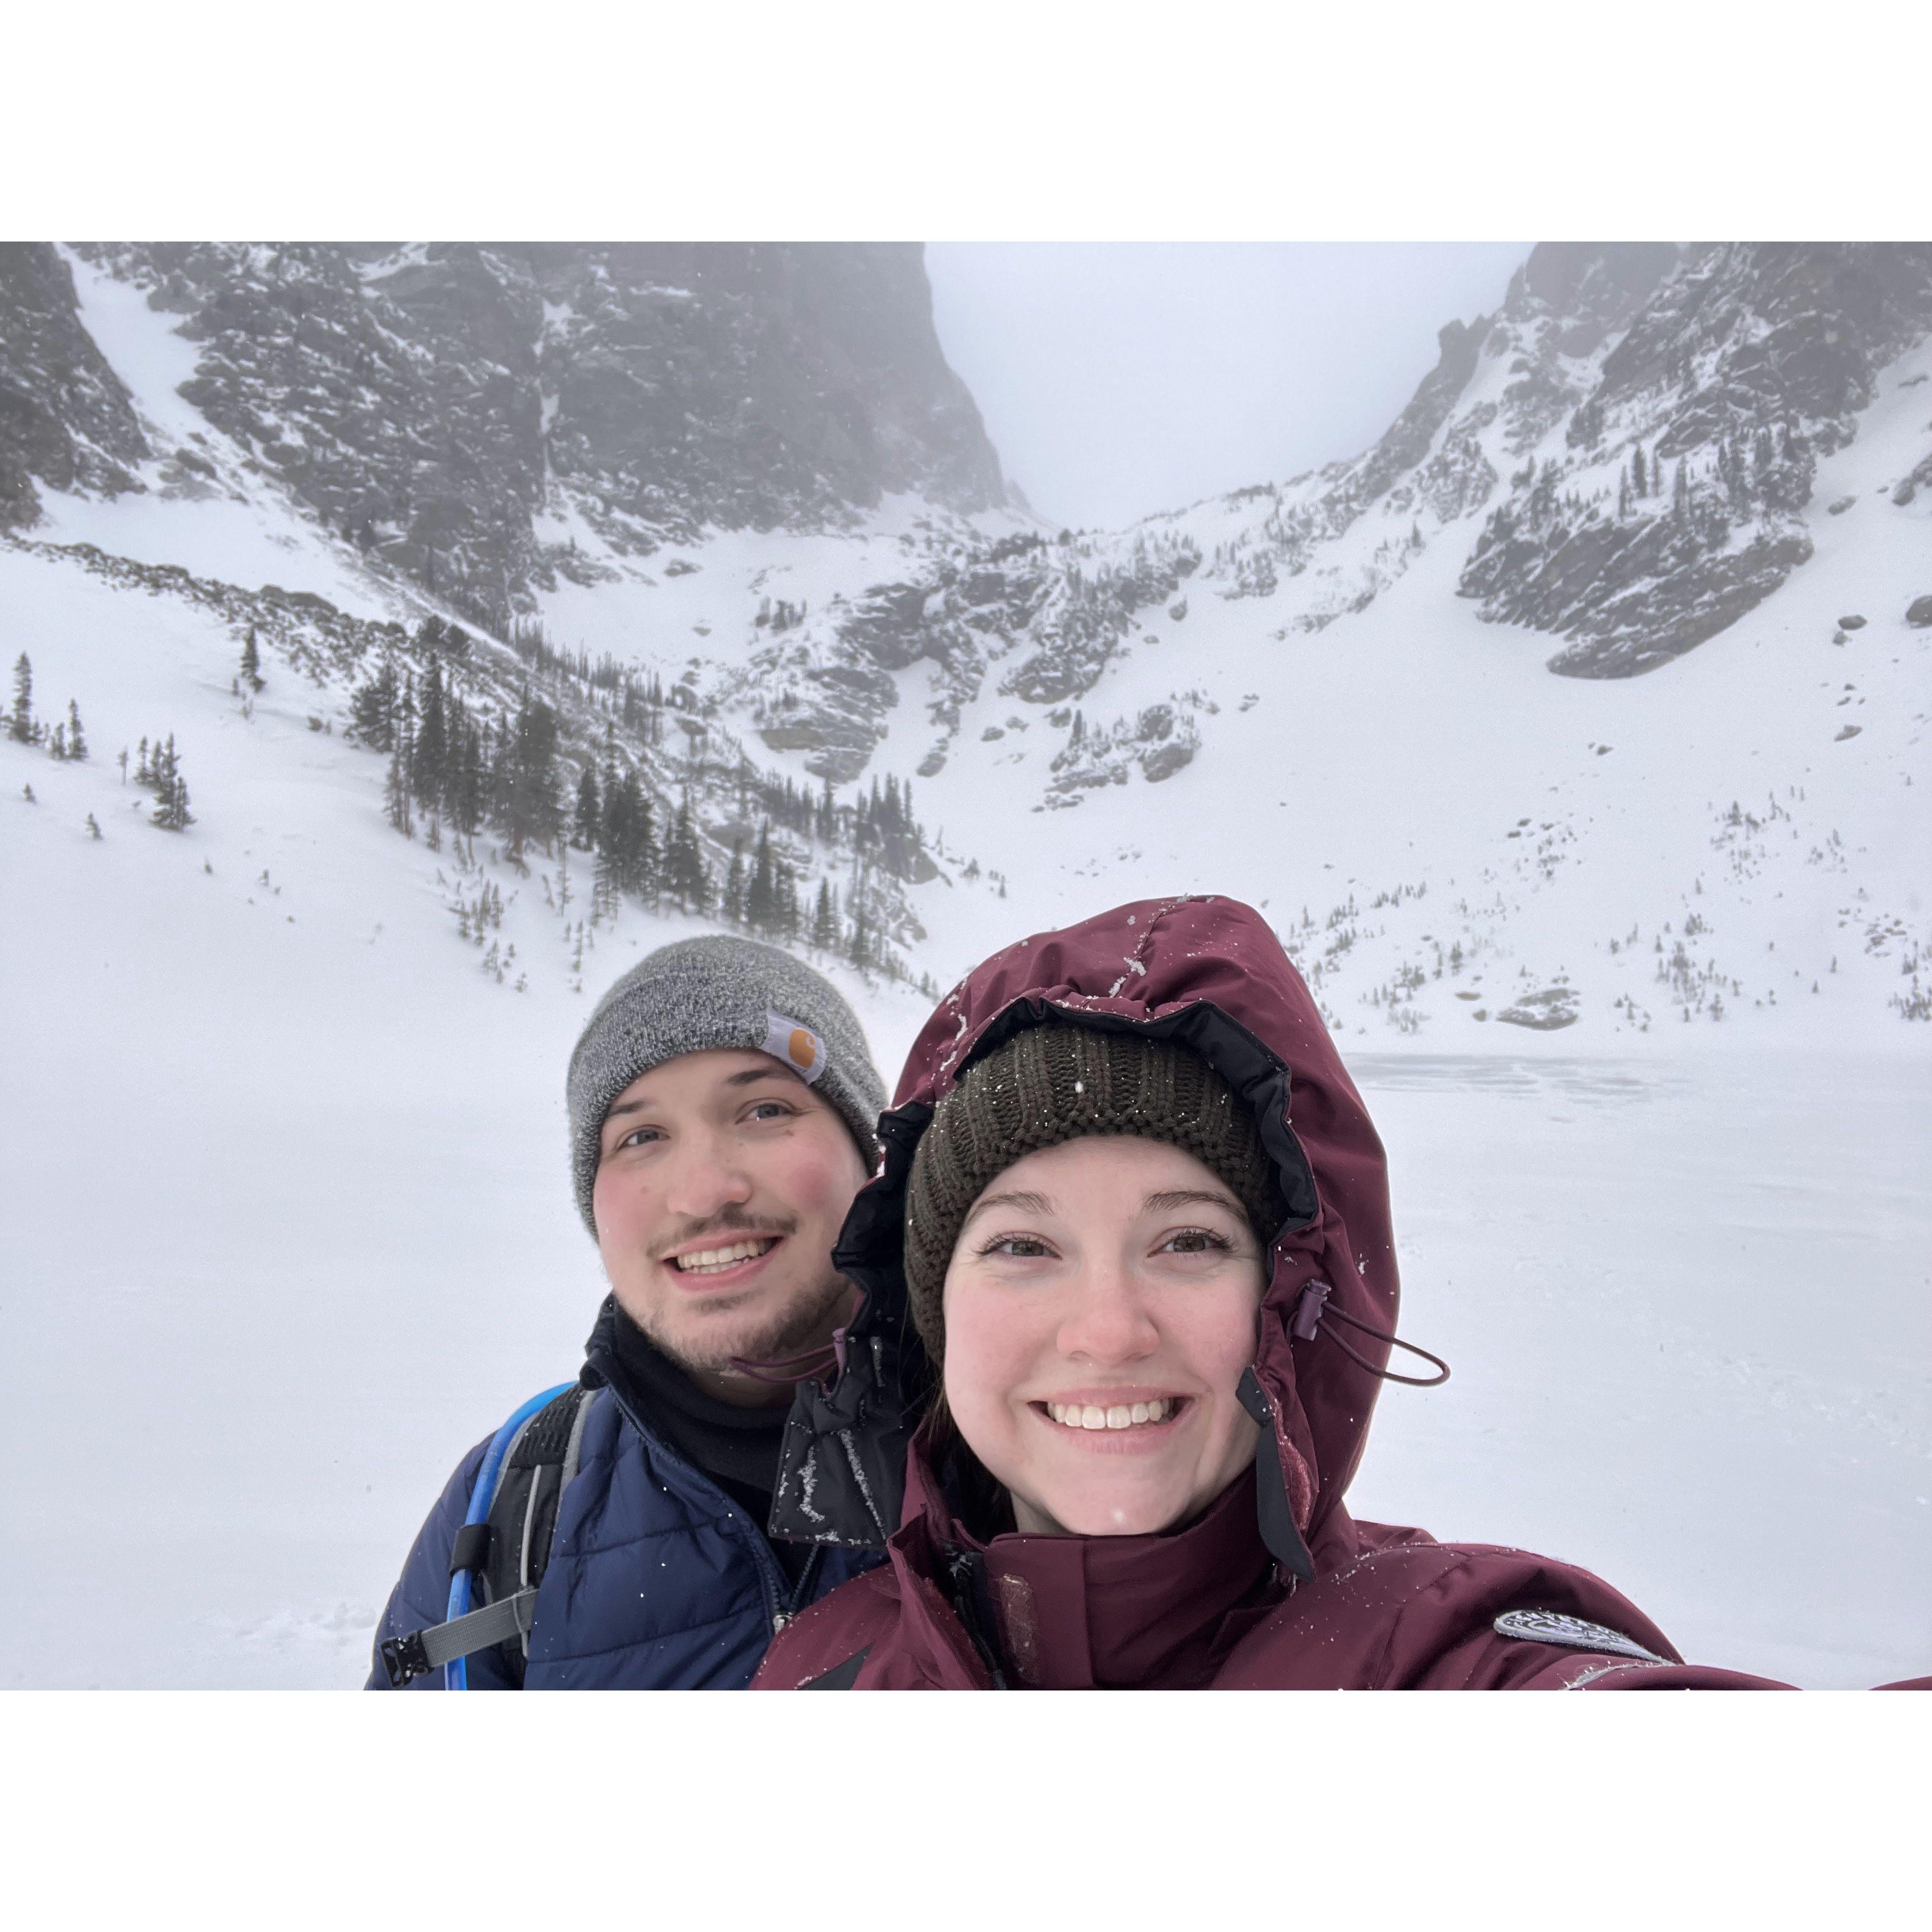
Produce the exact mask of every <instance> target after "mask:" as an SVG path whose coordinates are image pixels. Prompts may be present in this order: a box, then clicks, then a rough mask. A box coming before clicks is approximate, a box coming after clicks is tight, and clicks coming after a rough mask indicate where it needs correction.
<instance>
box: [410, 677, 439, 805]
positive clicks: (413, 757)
mask: <svg viewBox="0 0 1932 1932" xmlns="http://www.w3.org/2000/svg"><path fill="white" fill-rule="evenodd" d="M409 763H410V790H411V791H412V792H413V793H415V794H416V797H417V798H418V799H419V800H421V802H422V804H423V805H424V806H425V808H427V809H428V810H430V811H435V810H436V809H437V807H439V806H440V805H441V804H442V803H443V799H444V798H445V796H446V795H447V793H448V791H449V712H448V709H447V707H446V705H445V704H444V702H443V668H442V667H441V666H440V664H437V661H436V660H435V659H434V658H431V660H430V667H429V675H428V676H427V677H426V678H425V679H424V680H423V688H422V719H421V721H420V722H419V724H417V726H416V736H415V738H414V739H413V741H412V742H411V744H410V761H409Z"/></svg>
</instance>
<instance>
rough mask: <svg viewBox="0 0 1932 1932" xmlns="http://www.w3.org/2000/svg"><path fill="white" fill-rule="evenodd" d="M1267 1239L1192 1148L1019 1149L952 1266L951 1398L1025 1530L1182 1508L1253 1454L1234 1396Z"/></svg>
mask: <svg viewBox="0 0 1932 1932" xmlns="http://www.w3.org/2000/svg"><path fill="white" fill-rule="evenodd" d="M1262 1286H1263V1280H1262V1252H1261V1250H1260V1247H1259V1244H1258V1243H1257V1242H1256V1239H1255V1236H1254V1232H1253V1229H1250V1226H1248V1221H1247V1216H1246V1215H1245V1214H1244V1213H1243V1212H1242V1211H1241V1206H1240V1205H1239V1203H1238V1202H1236V1200H1235V1197H1234V1196H1232V1194H1231V1193H1229V1191H1228V1190H1227V1188H1226V1187H1225V1186H1223V1184H1222V1183H1221V1182H1220V1181H1219V1180H1217V1178H1215V1176H1214V1174H1213V1173H1212V1172H1210V1171H1209V1169H1208V1168H1206V1167H1205V1166H1203V1165H1202V1163H1200V1162H1199V1161H1198V1160H1196V1159H1195V1158H1194V1157H1193V1155H1192V1154H1184V1153H1183V1152H1182V1151H1181V1150H1180V1149H1179V1148H1172V1147H1169V1146H1166V1145H1164V1144H1163V1143H1162V1142H1158V1141H1150V1140H1143V1139H1139V1137H1137V1136H1130V1135H1113V1136H1105V1137H1103V1138H1093V1139H1084V1140H1077V1141H1068V1142H1064V1144H1063V1145H1061V1146H1059V1147H1055V1148H1047V1149H1046V1150H1045V1151H1043V1152H1042V1153H1040V1154H1028V1156H1027V1157H1025V1159H1024V1160H1018V1161H1016V1162H1015V1163H1013V1166H1011V1167H1010V1168H1008V1169H1007V1170H1006V1171H1005V1172H1004V1173H1003V1174H1001V1175H999V1176H998V1178H997V1179H995V1181H993V1183H992V1185H991V1186H990V1187H988V1188H987V1190H986V1192H985V1193H983V1194H982V1195H981V1196H980V1198H979V1199H978V1200H977V1201H976V1202H974V1204H973V1208H972V1211H971V1213H969V1214H968V1216H967V1217H966V1222H965V1226H964V1227H963V1228H962V1229H961V1230H960V1234H959V1241H958V1242H957V1244H956V1245H955V1247H954V1248H953V1259H952V1262H951V1264H950V1266H949V1267H948V1268H947V1274H946V1290H945V1296H946V1298H945V1316H946V1375H945V1382H946V1399H947V1405H948V1406H949V1407H950V1409H951V1410H952V1412H953V1420H954V1421H956V1423H957V1424H958V1425H959V1432H960V1433H961V1435H962V1436H964V1437H965V1439H966V1441H967V1443H968V1445H969V1446H970V1447H971V1449H972V1451H973V1452H974V1454H975V1455H977V1457H979V1459H980V1461H981V1462H982V1463H984V1464H985V1465H986V1467H987V1469H989V1471H991V1472H992V1474H993V1475H995V1477H996V1478H998V1480H999V1481H1001V1483H1003V1484H1005V1486H1006V1487H1007V1490H1008V1491H1009V1492H1010V1493H1011V1495H1012V1497H1013V1516H1014V1520H1015V1521H1016V1523H1017V1524H1018V1526H1019V1528H1020V1529H1022V1530H1027V1531H1032V1532H1046V1533H1048V1534H1071V1535H1079V1536H1139V1535H1150V1534H1152V1533H1154V1532H1157V1531H1160V1530H1164V1529H1170V1528H1172V1527H1173V1526H1175V1525H1176V1524H1178V1523H1184V1522H1186V1521H1187V1520H1189V1519H1190V1517H1193V1516H1195V1515H1196V1514H1199V1512H1200V1511H1201V1510H1202V1509H1203V1508H1205V1507H1206V1505H1208V1503H1210V1502H1212V1501H1213V1500H1214V1498H1215V1497H1216V1496H1219V1495H1220V1493H1221V1492H1222V1490H1224V1489H1226V1487H1227V1486H1228V1484H1229V1483H1231V1482H1232V1481H1233V1480H1234V1479H1235V1477H1236V1476H1237V1475H1239V1474H1240V1473H1241V1470H1242V1469H1243V1468H1244V1466H1245V1465H1246V1464H1247V1463H1248V1462H1249V1461H1250V1460H1251V1459H1252V1457H1253V1454H1254V1450H1255V1438H1256V1427H1255V1424H1253V1421H1250V1419H1249V1417H1248V1415H1247V1412H1246V1411H1245V1410H1244V1409H1242V1408H1241V1405H1240V1404H1239V1403H1238V1402H1237V1401H1236V1400H1235V1387H1236V1385H1238V1383H1239V1382H1240V1381H1241V1373H1242V1371H1243V1370H1244V1369H1246V1368H1247V1366H1248V1365H1249V1364H1250V1362H1252V1361H1253V1359H1254V1352H1255V1339H1256V1313H1257V1311H1258V1310H1259V1307H1260V1306H1261V1298H1262Z"/></svg>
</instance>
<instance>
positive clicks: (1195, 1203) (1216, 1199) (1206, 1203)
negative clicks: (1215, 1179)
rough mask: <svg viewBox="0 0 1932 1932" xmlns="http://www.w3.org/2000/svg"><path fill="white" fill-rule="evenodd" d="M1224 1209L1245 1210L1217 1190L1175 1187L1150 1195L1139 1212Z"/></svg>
mask: <svg viewBox="0 0 1932 1932" xmlns="http://www.w3.org/2000/svg"><path fill="white" fill-rule="evenodd" d="M1202 1207H1207V1208H1227V1209H1229V1211H1231V1212H1232V1213H1234V1214H1244V1213H1245V1212H1246V1210H1245V1209H1244V1208H1243V1207H1242V1206H1241V1203H1240V1202H1238V1201H1237V1200H1236V1199H1235V1197H1234V1196H1232V1194H1223V1193H1220V1191H1219V1190H1214V1191H1210V1190H1208V1189H1207V1188H1205V1187H1177V1188H1175V1189H1173V1190H1172V1191H1171V1192H1169V1193H1165V1194H1150V1195H1149V1196H1148V1198H1147V1199H1145V1201H1143V1202H1142V1203H1141V1211H1142V1213H1143V1214H1166V1213H1168V1212H1169V1211H1170V1210H1171V1209H1172V1208H1202Z"/></svg>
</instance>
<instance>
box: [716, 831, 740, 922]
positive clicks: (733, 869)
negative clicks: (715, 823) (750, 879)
mask: <svg viewBox="0 0 1932 1932" xmlns="http://www.w3.org/2000/svg"><path fill="white" fill-rule="evenodd" d="M721 917H722V918H723V919H724V922H725V923H726V925H727V926H742V925H743V924H744V923H745V841H744V839H743V838H742V835H741V836H739V838H735V839H733V841H732V842H731V863H730V868H729V869H728V870H727V871H726V872H725V874H724V901H723V904H722V906H721Z"/></svg>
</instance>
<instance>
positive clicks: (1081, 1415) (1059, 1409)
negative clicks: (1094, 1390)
mask: <svg viewBox="0 0 1932 1932" xmlns="http://www.w3.org/2000/svg"><path fill="white" fill-rule="evenodd" d="M1046 1412H1047V1414H1048V1415H1050V1416H1052V1418H1053V1419H1054V1421H1056V1422H1058V1423H1059V1424H1061V1425H1062V1427H1065V1428H1067V1429H1132V1428H1133V1427H1135V1426H1136V1424H1140V1423H1144V1422H1165V1421H1166V1420H1167V1418H1169V1416H1170V1415H1172V1414H1173V1412H1174V1400H1173V1399H1172V1397H1168V1396H1162V1397H1157V1399H1156V1400H1154V1401H1153V1402H1135V1403H1125V1402H1122V1403H1114V1404H1113V1405H1112V1406H1110V1407H1109V1408H1106V1409H1102V1408H1100V1407H1099V1406H1097V1404H1095V1403H1091V1402H1089V1403H1079V1402H1050V1403H1048V1404H1047V1405H1046Z"/></svg>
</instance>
